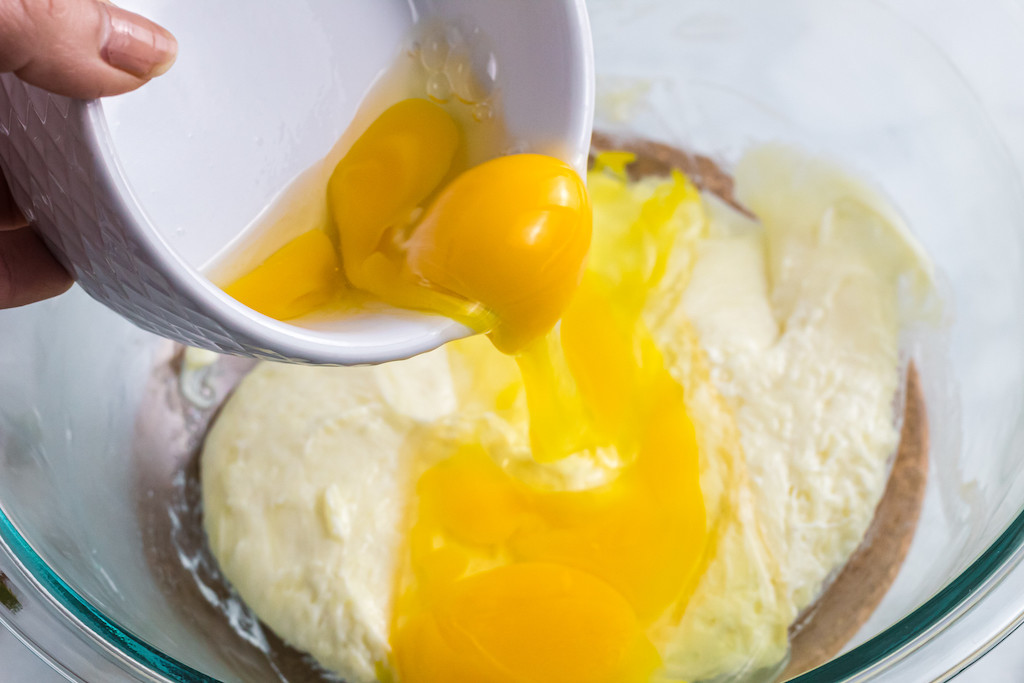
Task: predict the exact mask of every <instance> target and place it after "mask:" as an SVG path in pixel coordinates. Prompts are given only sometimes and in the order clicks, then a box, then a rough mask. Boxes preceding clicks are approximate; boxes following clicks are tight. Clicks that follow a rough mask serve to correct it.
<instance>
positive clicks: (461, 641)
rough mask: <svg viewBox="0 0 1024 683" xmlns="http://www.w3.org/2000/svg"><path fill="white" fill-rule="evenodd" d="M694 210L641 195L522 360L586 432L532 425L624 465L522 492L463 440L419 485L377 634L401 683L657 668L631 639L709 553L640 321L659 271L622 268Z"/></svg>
mask: <svg viewBox="0 0 1024 683" xmlns="http://www.w3.org/2000/svg"><path fill="white" fill-rule="evenodd" d="M695 202H699V198H697V196H696V193H695V191H694V190H693V188H692V186H691V185H689V183H688V182H687V181H685V179H683V178H682V177H681V176H676V178H675V179H674V181H672V182H670V183H668V184H667V185H666V189H665V191H663V192H661V193H658V194H656V195H655V196H654V197H652V198H651V200H649V201H648V202H647V203H646V204H645V205H644V207H643V210H642V211H641V213H640V216H638V217H637V219H636V222H635V224H634V226H633V229H632V230H630V231H629V232H628V233H627V234H626V235H625V237H624V240H625V242H626V243H625V244H623V245H621V246H622V247H623V249H619V250H616V252H617V253H618V256H617V257H616V258H613V259H612V260H611V261H609V262H607V263H598V264H592V265H591V268H590V271H589V273H588V275H587V277H586V278H585V280H584V282H583V285H582V286H581V288H580V289H579V291H578V292H577V293H576V295H575V297H574V298H573V299H572V302H571V303H570V305H569V307H568V309H567V310H566V312H565V314H564V316H563V318H562V320H561V324H560V329H559V332H558V336H557V337H555V338H554V339H553V340H552V342H551V344H550V346H553V347H555V349H556V351H557V353H555V354H552V355H551V356H549V357H547V359H543V358H542V359H539V360H538V359H536V358H534V359H532V360H531V361H529V362H527V363H525V364H521V367H524V368H526V370H525V371H526V372H531V371H532V369H536V368H540V369H542V370H544V368H545V367H546V370H544V371H543V372H542V373H541V374H539V375H538V377H535V378H534V380H535V381H536V382H539V383H540V389H541V391H548V392H551V391H554V389H553V388H552V387H551V386H550V383H551V382H552V381H553V379H552V378H553V377H556V376H558V375H559V374H561V373H568V374H569V375H570V376H571V379H572V383H573V386H574V387H575V391H576V395H575V396H574V397H573V398H575V399H576V400H578V402H579V403H580V404H581V406H582V408H581V414H583V415H584V416H585V422H584V424H583V425H582V427H581V425H580V424H574V423H573V421H572V420H567V421H564V422H563V423H562V424H561V426H560V427H559V423H558V422H557V420H549V421H547V422H546V428H547V429H550V430H554V431H556V432H557V431H558V430H559V429H561V430H563V431H566V432H573V433H575V432H577V431H579V430H580V429H582V431H583V432H585V441H586V442H588V443H600V444H610V445H612V446H613V447H614V448H615V449H616V450H617V451H618V453H619V455H620V457H622V458H623V460H624V461H625V462H627V463H628V464H626V465H625V466H624V467H623V469H622V471H621V473H620V474H619V475H618V476H617V478H616V479H615V480H614V481H612V482H610V483H608V484H605V485H604V486H601V487H598V488H595V489H590V490H584V491H554V492H553V491H545V490H539V489H536V488H533V487H531V486H529V485H527V484H526V483H524V482H522V481H519V480H517V479H516V478H514V477H513V476H511V475H510V474H508V473H507V472H505V471H504V470H503V469H502V468H501V467H500V466H499V465H498V464H496V462H495V460H494V458H493V457H492V455H491V454H490V453H488V451H487V449H486V447H485V446H484V445H483V443H482V442H481V441H479V440H474V437H473V435H472V434H468V435H466V436H465V437H464V438H462V439H460V440H459V443H460V444H461V445H460V446H458V447H456V448H455V450H454V452H453V453H452V454H451V455H450V456H449V457H447V458H446V459H443V460H442V461H440V462H439V463H438V464H436V465H434V466H433V467H431V468H430V469H428V470H427V471H426V472H425V473H424V474H423V475H422V477H421V478H420V480H419V482H418V484H417V494H418V506H417V510H416V515H415V522H414V525H413V527H412V530H411V531H410V540H409V546H410V567H411V573H410V578H408V579H407V580H406V584H405V590H404V591H403V592H402V593H401V595H400V598H399V600H398V602H397V604H396V608H395V612H394V623H393V627H392V634H393V636H392V645H393V649H394V653H395V660H396V666H397V669H398V672H399V679H400V680H401V681H403V682H404V683H421V682H423V683H426V682H433V681H451V682H452V683H460V682H465V683H470V682H472V683H521V682H529V683H564V682H570V681H571V682H574V683H623V682H625V683H628V682H632V681H635V682H638V683H639V682H641V681H648V680H650V678H651V676H652V674H653V673H654V672H655V670H656V669H657V668H658V667H659V665H660V660H659V657H658V653H657V651H656V649H655V648H654V646H653V645H652V643H651V641H650V640H649V638H648V636H647V634H646V629H647V627H648V626H650V625H651V624H652V623H653V622H654V621H655V620H656V619H657V618H658V617H659V616H660V615H661V614H663V613H664V612H665V611H666V610H667V609H668V608H670V607H673V606H680V605H683V604H685V601H686V600H687V598H688V595H689V592H690V591H691V590H692V589H693V587H694V586H695V583H696V580H697V578H698V577H699V575H700V573H701V571H702V568H703V566H704V563H705V562H706V560H707V554H708V553H709V552H710V551H709V541H708V532H707V521H706V513H705V508H704V500H703V496H702V492H701V489H700V482H699V468H698V452H697V443H696V437H695V433H694V429H693V426H692V424H691V422H690V419H689V417H688V414H687V410H686V405H685V403H684V400H683V391H682V387H680V386H679V384H678V383H677V382H676V381H675V380H674V379H673V378H672V376H671V375H670V374H669V372H668V369H667V368H666V367H665V366H664V363H663V361H662V359H661V356H660V354H659V352H658V351H657V349H656V348H655V347H654V344H653V342H652V340H651V338H650V336H649V334H648V333H647V332H646V330H645V329H644V326H643V324H642V321H641V319H640V315H641V312H642V310H643V306H644V302H645V298H646V294H647V293H649V292H650V291H651V290H652V289H654V287H656V286H657V284H658V281H659V280H660V277H661V273H662V272H663V266H664V264H663V263H661V261H660V259H659V258H657V257H656V258H654V259H653V260H651V261H650V262H645V261H644V260H643V259H640V260H639V261H637V260H634V259H632V257H633V256H635V255H636V254H637V253H643V252H644V251H645V249H646V248H649V247H650V246H652V245H657V246H660V247H665V246H666V245H665V244H663V240H664V238H665V231H664V230H663V227H664V225H665V224H666V223H667V222H668V220H669V218H670V217H671V216H672V215H673V214H674V213H675V212H676V210H678V209H679V208H680V207H681V206H684V205H687V204H689V205H692V204H694V203H695ZM668 246H670V245H668ZM627 285H628V286H627ZM624 288H625V289H624ZM637 288H639V289H637ZM537 348H538V347H537V346H531V347H530V348H529V349H528V350H527V351H525V352H524V353H525V354H526V355H535V354H537V353H539V352H538V351H536V349H537ZM559 359H560V360H559ZM537 405H539V404H537V403H531V405H530V409H531V414H530V420H531V428H532V427H533V426H534V425H533V422H534V421H535V420H536V419H537V418H538V415H537V413H536V412H535V407H536V406H537ZM547 405H548V407H550V406H551V405H552V404H547ZM552 438H554V439H555V440H558V438H559V435H558V434H557V433H556V434H553V435H552ZM574 438H575V437H574ZM563 442H564V440H563Z"/></svg>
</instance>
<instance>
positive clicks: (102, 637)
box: [0, 506, 1024, 683]
mask: <svg viewBox="0 0 1024 683" xmlns="http://www.w3.org/2000/svg"><path fill="white" fill-rule="evenodd" d="M0 559H6V560H9V561H10V562H12V563H13V564H14V566H15V568H16V569H17V570H19V571H20V572H22V573H23V574H24V575H25V576H26V577H28V578H29V586H28V589H29V590H31V591H32V592H33V593H35V595H34V596H33V597H35V598H39V599H41V600H42V602H44V603H46V604H47V605H48V606H49V607H50V608H51V610H53V611H55V612H57V613H58V614H59V615H60V618H62V621H63V622H64V623H65V624H66V625H69V626H70V627H71V628H72V629H73V630H74V631H75V632H76V633H77V635H79V636H81V637H83V639H84V640H86V641H87V642H89V643H90V644H91V645H92V649H93V650H94V651H101V652H106V653H108V654H112V655H114V657H115V658H116V660H117V661H118V663H119V665H121V666H123V668H124V671H125V672H126V673H128V672H132V671H134V672H137V673H142V674H143V675H146V676H148V677H149V680H152V681H160V682H164V681H198V682H202V683H207V682H208V683H219V681H218V680H217V679H215V678H212V677H210V676H209V675H207V674H204V673H202V672H200V671H197V670H196V669H193V668H192V667H190V666H188V665H187V664H184V663H183V662H180V661H179V660H177V659H175V658H173V657H170V656H168V655H166V654H164V653H163V652H161V651H160V650H159V649H157V648H155V647H153V646H152V645H150V644H149V643H147V642H145V641H144V640H142V639H140V638H138V637H136V636H135V635H133V634H132V633H131V631H130V630H128V629H126V628H124V627H122V626H121V625H119V624H118V623H117V622H115V621H114V620H112V619H110V618H109V617H107V616H105V615H104V614H103V613H102V612H101V611H99V610H97V609H96V608H95V607H93V606H92V605H91V604H90V603H89V601H88V600H86V599H85V598H84V597H83V596H82V595H81V594H80V593H78V592H77V591H76V590H75V589H74V588H72V587H71V586H70V585H69V584H68V583H67V582H65V581H64V580H63V579H62V578H61V577H60V576H59V575H58V574H57V573H56V572H55V571H54V570H53V569H51V568H50V567H49V565H48V564H47V563H46V561H45V560H43V558H42V557H41V556H40V555H39V554H38V553H37V552H36V550H35V549H34V548H33V547H32V545H31V544H30V543H29V542H28V541H27V540H26V538H25V537H24V536H23V535H22V534H21V532H20V531H19V529H18V528H17V526H16V525H15V524H14V522H13V521H12V520H11V519H10V517H9V516H8V515H7V514H6V512H5V511H4V510H3V508H2V506H0ZM1022 560H1024V509H1022V510H1021V511H1020V512H1018V514H1017V516H1016V517H1015V518H1014V519H1013V520H1011V522H1010V523H1009V524H1008V526H1007V527H1006V529H1005V530H1004V531H1003V532H1002V533H1001V534H1000V535H999V536H998V537H997V538H996V539H995V540H994V541H993V542H992V543H991V544H990V545H989V546H988V547H987V548H986V549H985V550H984V551H983V552H982V553H981V554H980V555H979V556H978V557H977V558H976V559H975V560H974V561H972V562H971V564H970V565H968V566H967V567H966V568H965V569H964V570H963V571H961V572H960V574H958V575H957V576H955V577H954V578H952V579H951V580H950V581H949V582H948V583H947V584H946V585H945V586H944V587H943V588H941V589H940V590H939V591H937V592H936V593H935V594H934V595H932V597H930V598H929V599H928V600H926V601H925V602H924V603H923V604H921V605H920V606H918V607H917V608H916V609H914V610H913V611H912V612H910V613H909V614H907V615H906V616H904V617H903V618H901V619H900V620H899V621H897V622H895V623H893V624H891V625H890V626H889V627H887V628H886V629H885V630H883V631H881V632H880V633H878V634H876V635H874V636H873V637H871V638H870V639H869V640H867V641H865V642H864V643H862V644H860V645H858V646H857V647H855V648H853V649H852V650H850V651H849V652H846V653H844V654H842V655H840V656H838V657H836V658H835V659H833V660H831V661H829V662H826V663H825V664H823V665H821V666H819V667H818V668H816V669H814V670H812V671H808V672H806V673H804V674H801V675H800V676H798V677H796V678H793V679H791V681H793V682H794V683H825V682H826V681H827V682H830V683H835V682H836V681H860V680H866V679H869V678H873V677H875V676H878V675H881V674H885V673H890V672H891V671H892V669H893V668H895V667H896V666H897V665H898V664H899V663H901V662H902V661H903V660H905V659H906V658H907V657H909V656H910V655H912V654H914V653H915V652H916V651H917V650H919V649H920V648H921V647H923V646H924V645H925V644H927V643H928V642H929V641H931V640H934V639H935V638H937V637H938V636H939V635H940V634H942V633H943V632H945V631H946V630H947V629H949V628H950V627H952V626H953V625H954V624H956V623H957V622H958V621H959V620H960V619H962V618H963V617H964V616H965V615H966V614H967V613H969V612H970V611H971V610H972V608H974V607H975V606H977V605H978V604H979V603H980V602H981V601H982V600H984V599H985V598H986V597H987V596H988V595H989V594H990V593H992V591H993V590H995V589H996V588H997V587H998V586H999V585H1000V584H1001V583H1002V582H1003V580H1004V579H1006V577H1007V576H1008V575H1010V574H1011V572H1013V571H1014V570H1015V569H1016V568H1017V567H1018V565H1020V564H1021V562H1022ZM0 566H2V565H0ZM21 588H22V589H25V586H21ZM1004 620H1005V619H1004ZM1022 621H1024V605H1018V606H1017V607H1016V608H1015V609H1014V610H1013V617H1012V619H1010V620H1009V621H1008V622H1007V623H1005V624H1000V625H999V627H998V629H997V630H996V632H995V634H994V635H992V636H987V637H985V638H984V639H983V640H982V641H981V642H978V643H973V644H971V645H969V646H968V647H970V650H969V651H968V652H967V653H966V655H964V656H961V657H960V658H959V659H958V660H957V661H956V663H955V664H954V665H953V667H952V668H949V669H948V673H949V674H950V675H955V674H956V673H958V672H959V671H961V670H963V669H964V668H966V667H967V666H969V665H970V664H971V663H973V662H974V661H975V660H976V659H978V658H979V657H981V656H982V655H984V654H985V653H986V652H987V651H988V650H989V649H991V647H993V646H994V645H995V644H997V643H998V642H999V641H1000V640H1001V639H1002V638H1003V637H1005V636H1006V635H1008V634H1009V633H1010V631H1012V630H1013V628H1014V627H1016V625H1018V624H1020V623H1021V622H1022ZM0 624H3V625H5V626H7V627H8V628H9V629H10V630H11V631H12V632H13V633H14V634H15V635H16V636H17V637H18V638H19V640H22V641H23V642H24V643H25V644H26V645H28V646H29V647H30V649H32V650H33V652H35V653H36V654H37V655H39V656H40V657H42V658H43V659H44V660H45V661H47V662H48V663H49V664H50V665H51V666H53V667H54V668H56V669H58V670H65V669H64V667H63V665H62V663H61V662H60V661H59V660H58V659H57V658H56V657H55V656H53V655H51V654H50V653H49V651H48V649H47V647H46V645H47V644H46V643H43V642H39V638H33V637H32V636H31V635H30V634H29V633H27V632H26V631H25V630H24V629H22V628H20V627H19V619H18V617H17V614H16V613H12V612H9V611H4V610H0ZM140 667H141V668H142V669H143V670H142V671H140ZM947 677H948V676H947ZM944 678H945V677H944Z"/></svg>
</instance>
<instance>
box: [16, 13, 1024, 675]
mask: <svg viewBox="0 0 1024 683" xmlns="http://www.w3.org/2000/svg"><path fill="white" fill-rule="evenodd" d="M394 1H395V2H396V3H399V4H403V5H404V0H394ZM535 1H538V2H539V1H542V0H535ZM137 4H138V5H145V6H144V7H141V8H142V9H144V10H145V11H148V12H149V13H150V14H151V15H152V16H153V17H154V18H155V19H157V20H160V19H161V6H162V5H163V3H156V2H151V3H137ZM303 4H304V3H301V2H299V3H296V6H297V7H301V6H302V5H303ZM590 10H591V14H592V21H593V27H594V34H595V44H596V54H597V60H598V61H597V66H598V74H599V81H598V112H597V122H598V123H597V126H598V127H599V128H601V129H602V130H607V131H612V132H626V133H632V134H637V135H642V136H644V137H648V138H653V139H655V140H659V141H663V142H666V143H669V144H672V145H676V146H679V147H683V148H685V149H688V150H691V151H695V152H700V153H704V154H708V155H710V156H712V157H713V158H715V159H716V160H718V161H720V162H721V163H723V164H724V165H725V166H726V167H728V165H729V163H730V162H732V161H735V159H736V158H737V157H738V155H739V154H740V153H741V151H742V150H743V149H744V148H745V147H746V146H747V145H749V144H751V143H754V142H758V141H766V140H781V141H785V142H791V143H794V144H797V145H799V146H800V147H803V148H807V149H810V150H812V151H815V152H819V153H821V154H823V155H825V156H828V157H830V158H833V159H835V160H838V161H839V162H840V163H842V164H843V165H845V166H847V167H849V168H851V169H853V170H855V171H857V172H859V173H860V174H862V175H863V176H865V177H866V178H869V179H871V180H872V181H873V182H874V183H876V184H877V185H878V186H879V187H881V188H884V191H885V192H886V193H887V194H888V195H889V196H890V197H891V198H892V199H893V201H894V202H895V204H896V205H897V206H898V207H899V208H900V210H901V211H902V212H903V213H904V215H905V216H906V218H907V220H908V222H909V223H910V225H911V226H912V228H913V230H914V231H915V232H916V234H917V236H918V237H919V238H920V240H921V241H922V243H923V244H924V246H925V248H926V249H927V251H928V253H929V254H930V255H931V256H932V257H933V258H934V260H935V262H936V264H937V267H938V269H939V272H940V288H941V290H942V291H941V294H942V297H943V299H944V303H945V312H944V316H943V320H942V322H941V324H939V325H938V327H937V328H936V329H929V330H920V331H912V333H911V334H910V335H909V337H908V340H907V350H908V353H910V354H911V355H913V357H914V358H915V360H916V362H917V364H918V366H919V368H920V370H921V375H922V379H923V388H924V393H925V400H926V403H927V407H928V413H929V420H930V425H931V451H930V462H931V473H930V477H929V483H928V490H927V495H926V498H925V502H924V507H923V511H922V514H921V521H920V524H919V527H918V530H917V533H916V536H915V539H914V542H913V544H912V546H911V548H910V552H909V555H908V556H907V558H906V561H905V562H904V564H903V566H902V568H901V570H900V572H899V575H898V577H897V579H896V581H895V583H894V585H893V587H892V588H891V589H890V591H889V592H888V594H887V595H886V597H885V599H884V600H883V602H882V604H881V605H880V606H879V608H878V609H877V610H876V611H875V613H874V614H873V616H872V617H871V618H870V620H869V621H868V622H867V623H866V624H865V625H864V626H863V627H862V628H861V630H860V632H859V633H858V634H857V636H856V637H855V638H854V639H853V640H852V641H851V642H850V643H849V644H848V645H847V646H846V649H845V650H844V651H843V652H842V653H841V654H839V655H838V656H836V657H835V658H834V659H832V661H830V662H828V663H826V664H824V665H823V666H821V667H819V668H818V669H816V670H814V671H811V672H808V673H805V674H803V675H802V676H800V677H799V679H798V680H801V681H838V680H860V679H863V678H866V677H868V676H877V677H880V678H881V679H883V680H899V681H904V680H934V679H942V678H947V677H950V676H952V675H955V673H957V672H958V671H959V670H961V669H962V668H963V667H964V666H966V665H967V664H968V663H970V662H971V661H972V660H973V659H974V658H976V657H977V656H979V655H980V654H982V653H984V652H985V651H986V650H987V649H988V648H989V647H991V646H992V645H994V644H995V643H996V642H998V641H999V639H1000V638H1001V637H1002V636H1004V635H1006V633H1008V632H1009V630H1011V629H1012V628H1013V627H1015V626H1016V625H1017V624H1018V623H1019V622H1020V621H1021V620H1022V619H1024V571H1021V572H1013V571H1012V570H1013V568H1014V567H1015V566H1016V565H1017V564H1018V563H1019V561H1020V559H1021V556H1022V554H1024V549H1022V543H1024V512H1022V510H1024V474H1022V469H1024V468H1021V467H1020V465H1019V461H1020V458H1021V457H1022V453H1024V421H1022V415H1021V407H1022V399H1024V307H1021V306H1020V297H1021V292H1022V291H1024V263H1022V256H1024V185H1022V181H1021V178H1022V175H1021V172H1022V170H1024V77H1022V76H1021V75H1020V70H1019V68H1018V65H1020V64H1022V63H1024V40H1022V39H1024V5H1021V4H1019V2H1018V0H988V1H987V2H980V1H979V2H972V3H968V2H965V1H963V0H960V1H958V0H946V1H944V2H938V1H937V0H898V1H897V0H893V1H892V2H889V1H882V0H830V1H829V2H827V3H823V2H819V1H818V0H685V1H682V0H594V1H593V2H591V4H590ZM188 47H189V46H184V47H183V49H187V48H188ZM199 47H200V46H196V48H197V49H198V48H199ZM126 180H127V182H128V183H132V182H133V178H132V177H131V175H130V174H129V176H128V177H127V178H126ZM244 370H245V365H244V363H241V362H239V361H234V360H222V361H218V362H217V363H215V364H214V365H212V366H209V367H203V366H202V365H199V366H195V367H193V366H191V365H189V364H188V363H185V364H184V365H183V362H182V358H181V355H180V353H179V350H176V349H175V348H173V347H172V346H170V345H169V344H168V343H167V342H164V341H162V340H159V339H156V338H154V337H152V336H150V335H148V334H147V333H144V332H141V331H139V330H137V329H135V328H133V327H132V326H131V325H129V324H128V323H126V322H124V321H122V320H121V319H119V318H118V317H117V316H115V315H114V314H112V313H110V312H109V311H107V310H105V309H104V308H102V307H100V306H99V305H98V304H95V303H94V302H92V301H91V300H89V299H88V298H87V297H85V296H84V295H82V294H81V293H80V292H73V293H71V294H69V295H66V296H64V297H62V298H61V299H59V300H57V301H52V302H47V303H43V304H39V305H35V306H31V307H28V308H24V309H20V310H13V311H7V312H3V313H2V314H0V572H2V574H3V576H2V577H0V580H2V584H3V585H2V586H0V621H2V622H4V623H5V624H6V625H7V626H8V627H9V628H10V629H11V630H12V631H13V632H14V633H15V634H16V635H17V636H18V637H19V638H21V639H22V640H23V641H24V642H25V643H26V644H27V645H28V646H29V647H31V648H32V649H33V650H35V651H36V652H37V653H38V654H39V655H41V656H42V657H44V658H45V659H46V660H47V661H49V662H50V663H51V664H52V665H53V666H54V667H55V668H57V669H58V670H60V671H62V672H64V673H65V674H66V675H67V676H68V677H69V678H72V679H81V680H86V681H119V680H143V681H168V680H170V681H193V680H225V681H250V682H253V683H259V682H262V681H298V680H306V679H308V678H309V677H310V676H311V675H313V676H314V677H315V674H313V673H311V672H313V667H312V665H311V664H310V662H308V661H306V660H305V659H304V658H303V657H302V656H301V654H300V653H294V652H288V651H287V649H286V648H284V647H282V646H281V644H280V643H279V642H277V641H276V639H275V637H274V635H273V634H271V633H268V632H266V631H265V630H263V629H261V628H260V626H259V624H258V622H257V621H256V619H255V618H254V616H253V615H252V614H251V613H249V612H248V611H247V610H246V609H245V608H244V606H243V605H241V604H240V603H238V602H237V601H236V600H234V598H233V596H232V595H231V594H230V592H229V591H228V590H227V589H226V587H225V586H224V584H223V582H222V580H221V579H220V577H219V575H218V574H217V570H216V567H215V565H214V564H213V563H212V561H211V560H210V558H209V556H208V555H207V554H206V553H205V551H204V549H203V544H202V535H201V531H200V529H199V521H198V520H199V517H198V515H199V510H198V507H197V503H198V498H197V488H196V485H197V479H196V477H197V475H196V467H195V453H196V449H197V446H198V443H199V438H200V435H201V433H202V430H203V427H204V425H205V424H206V423H207V422H208V420H209V419H210V418H211V415H212V412H213V410H214V407H213V406H215V405H216V403H217V401H218V400H219V399H220V398H222V396H223V394H224V392H225V391H226V390H227V387H228V386H229V385H230V382H231V380H232V378H233V377H236V376H237V375H238V374H239V373H241V372H244ZM182 377H183V378H184V382H182V381H179V380H181V379H182ZM267 649H270V650H271V651H272V652H273V653H275V654H273V655H271V656H269V657H268V656H266V655H264V650H267Z"/></svg>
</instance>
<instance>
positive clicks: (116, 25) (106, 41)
mask: <svg viewBox="0 0 1024 683" xmlns="http://www.w3.org/2000/svg"><path fill="white" fill-rule="evenodd" d="M100 9H101V10H102V11H103V13H104V14H105V15H106V26H105V27H104V30H103V38H102V42H101V43H100V44H101V45H102V47H101V48H100V56H101V57H103V61H105V62H106V63H107V64H109V65H110V66H112V67H114V68H116V69H121V70H122V71H127V72H128V73H130V74H132V75H133V76H138V77H139V78H153V77H155V76H159V75H160V74H163V73H165V72H166V71H167V70H168V69H170V68H171V65H172V64H174V59H175V57H177V56H178V41H177V40H175V39H174V36H172V35H171V34H170V32H169V31H167V29H165V28H163V27H161V26H158V25H157V24H154V23H153V22H152V21H150V20H149V19H146V18H145V17H141V16H139V15H138V14H134V13H133V12H129V11H127V10H123V9H121V8H120V7H115V6H113V5H108V4H105V3H100Z"/></svg>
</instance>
